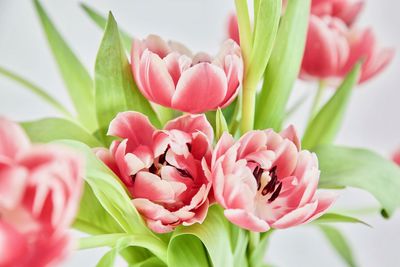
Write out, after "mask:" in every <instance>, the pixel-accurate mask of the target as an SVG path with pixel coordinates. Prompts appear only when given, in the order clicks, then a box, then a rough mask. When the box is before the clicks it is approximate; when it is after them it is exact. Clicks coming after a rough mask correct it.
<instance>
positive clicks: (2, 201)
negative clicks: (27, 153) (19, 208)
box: [0, 166, 27, 209]
mask: <svg viewBox="0 0 400 267" xmlns="http://www.w3.org/2000/svg"><path fill="white" fill-rule="evenodd" d="M26 186H27V172H26V170H24V169H23V168H18V167H11V166H4V167H2V166H0V208H5V209H13V208H15V207H16V205H17V204H18V203H19V202H20V201H21V199H22V196H23V193H24V191H25V187H26Z"/></svg>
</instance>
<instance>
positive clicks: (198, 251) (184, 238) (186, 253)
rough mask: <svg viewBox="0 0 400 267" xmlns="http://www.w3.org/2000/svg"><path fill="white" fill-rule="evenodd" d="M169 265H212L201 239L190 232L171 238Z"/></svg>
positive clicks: (203, 266) (183, 266)
mask: <svg viewBox="0 0 400 267" xmlns="http://www.w3.org/2000/svg"><path fill="white" fill-rule="evenodd" d="M168 266H179V267H206V266H210V267H211V265H210V264H209V263H208V259H207V253H206V251H205V250H204V247H203V244H202V243H201V241H200V239H198V238H197V237H196V236H193V235H189V234H181V235H177V236H175V237H173V239H171V242H170V243H169V246H168ZM215 266H218V265H215ZM221 266H223V265H221Z"/></svg>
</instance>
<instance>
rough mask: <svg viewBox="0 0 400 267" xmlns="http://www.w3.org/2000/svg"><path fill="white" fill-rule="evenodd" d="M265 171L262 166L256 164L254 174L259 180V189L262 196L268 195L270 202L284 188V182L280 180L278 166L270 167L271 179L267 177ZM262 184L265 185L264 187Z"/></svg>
mask: <svg viewBox="0 0 400 267" xmlns="http://www.w3.org/2000/svg"><path fill="white" fill-rule="evenodd" d="M265 172H266V170H264V169H262V168H261V167H260V166H256V167H255V168H254V171H253V176H254V178H255V179H256V181H257V190H258V191H260V193H261V195H262V196H266V195H268V196H269V198H268V202H269V203H271V202H272V201H274V200H275V199H276V198H277V197H278V196H279V193H280V192H281V190H282V182H280V181H279V180H278V175H277V174H276V166H274V167H272V168H271V169H269V180H268V178H266V177H265V176H267V175H265ZM267 177H268V176H267ZM262 185H264V186H263V187H262ZM261 187H262V188H261Z"/></svg>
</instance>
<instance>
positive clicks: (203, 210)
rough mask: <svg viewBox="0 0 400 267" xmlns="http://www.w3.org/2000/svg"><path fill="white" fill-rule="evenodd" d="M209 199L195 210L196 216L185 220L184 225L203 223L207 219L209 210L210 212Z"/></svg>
mask: <svg viewBox="0 0 400 267" xmlns="http://www.w3.org/2000/svg"><path fill="white" fill-rule="evenodd" d="M209 205H210V204H209V201H208V199H207V200H206V201H205V202H204V203H203V205H201V206H200V207H198V208H197V209H196V210H195V211H194V214H195V215H194V216H193V217H192V218H191V219H189V220H185V221H184V222H183V223H182V224H183V225H184V226H189V225H192V224H194V223H203V222H204V220H205V219H206V216H207V212H208V207H209Z"/></svg>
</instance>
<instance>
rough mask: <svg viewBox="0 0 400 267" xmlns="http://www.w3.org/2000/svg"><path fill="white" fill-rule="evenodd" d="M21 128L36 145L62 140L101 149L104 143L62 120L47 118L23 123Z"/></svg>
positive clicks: (71, 123) (79, 127)
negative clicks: (78, 142) (74, 141)
mask: <svg viewBox="0 0 400 267" xmlns="http://www.w3.org/2000/svg"><path fill="white" fill-rule="evenodd" d="M21 126H22V127H23V128H24V130H25V132H26V133H27V135H28V136H29V139H30V140H31V141H32V142H34V143H48V142H51V141H55V140H60V139H70V140H76V141H80V142H82V143H84V144H86V145H88V146H90V147H101V146H102V143H101V142H100V141H99V140H97V139H96V138H95V137H94V136H93V135H91V134H90V133H88V132H87V131H86V130H85V129H83V128H82V127H81V126H79V125H77V124H75V123H74V122H72V121H69V120H66V119H61V118H46V119H41V120H37V121H29V122H22V123H21Z"/></svg>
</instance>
